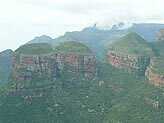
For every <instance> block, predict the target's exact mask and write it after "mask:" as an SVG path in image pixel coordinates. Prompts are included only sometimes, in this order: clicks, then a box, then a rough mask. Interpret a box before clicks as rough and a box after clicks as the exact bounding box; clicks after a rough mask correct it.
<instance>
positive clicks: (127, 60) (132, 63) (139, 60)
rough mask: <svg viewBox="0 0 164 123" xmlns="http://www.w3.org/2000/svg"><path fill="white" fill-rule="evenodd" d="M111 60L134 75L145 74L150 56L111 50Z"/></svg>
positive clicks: (113, 64) (116, 65)
mask: <svg viewBox="0 0 164 123" xmlns="http://www.w3.org/2000/svg"><path fill="white" fill-rule="evenodd" d="M108 55H109V61H110V63H111V65H112V66H114V67H117V68H120V69H123V70H124V71H125V72H128V73H130V74H133V75H144V73H145V70H146V68H147V66H148V64H149V60H150V58H149V57H145V56H137V55H130V54H123V53H120V52H116V51H113V50H112V49H111V50H109V53H108Z"/></svg>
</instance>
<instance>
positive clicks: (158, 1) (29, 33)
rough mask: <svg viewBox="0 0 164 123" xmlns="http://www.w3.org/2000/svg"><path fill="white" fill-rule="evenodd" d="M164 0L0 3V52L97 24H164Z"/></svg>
mask: <svg viewBox="0 0 164 123" xmlns="http://www.w3.org/2000/svg"><path fill="white" fill-rule="evenodd" d="M163 6H164V1H163V0H0V51H2V50H5V49H9V48H10V49H13V50H14V49H15V48H17V47H19V46H20V45H22V44H24V43H26V42H27V41H29V40H31V39H33V38H34V37H35V36H40V35H43V34H45V35H49V36H51V37H53V38H55V37H58V36H59V35H62V34H64V32H66V31H74V30H81V29H82V28H84V27H86V26H91V25H93V24H94V23H96V22H97V23H98V26H99V27H100V28H110V27H111V26H112V24H116V23H119V22H126V23H132V22H135V23H140V22H144V23H148V22H153V23H164V7H163Z"/></svg>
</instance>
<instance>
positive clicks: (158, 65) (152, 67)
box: [145, 58, 164, 86]
mask: <svg viewBox="0 0 164 123" xmlns="http://www.w3.org/2000/svg"><path fill="white" fill-rule="evenodd" d="M163 60H164V59H163ZM163 60H162V59H161V58H152V59H151V61H150V64H149V66H148V68H147V70H146V73H145V75H146V76H147V78H148V79H149V82H150V83H151V84H153V85H156V86H161V85H164V74H163V73H164V63H163Z"/></svg>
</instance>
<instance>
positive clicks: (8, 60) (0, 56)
mask: <svg viewBox="0 0 164 123" xmlns="http://www.w3.org/2000/svg"><path fill="white" fill-rule="evenodd" d="M12 60H13V51H12V50H5V51H3V52H1V53H0V84H1V83H5V82H7V80H8V78H9V75H10V73H11V70H12Z"/></svg>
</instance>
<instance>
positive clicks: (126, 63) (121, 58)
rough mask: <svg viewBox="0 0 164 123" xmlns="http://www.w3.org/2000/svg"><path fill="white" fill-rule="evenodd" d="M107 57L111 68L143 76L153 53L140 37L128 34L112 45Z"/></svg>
mask: <svg viewBox="0 0 164 123" xmlns="http://www.w3.org/2000/svg"><path fill="white" fill-rule="evenodd" d="M108 55H109V61H110V63H111V64H112V66H115V67H118V68H120V69H123V70H124V71H126V72H128V73H131V74H134V75H144V73H145V70H146V68H147V66H148V64H149V61H150V58H151V57H152V56H153V55H154V53H153V51H152V49H151V46H150V45H149V44H148V43H147V42H146V41H145V40H144V39H143V38H142V37H140V36H139V35H137V34H136V33H129V34H128V35H126V36H124V37H123V38H120V39H119V40H118V41H117V42H116V43H114V44H113V45H112V47H111V48H110V50H109V53H108Z"/></svg>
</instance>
